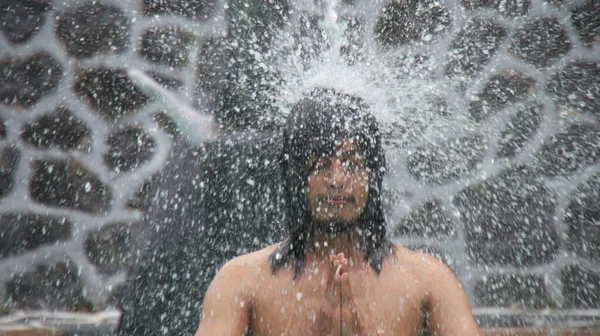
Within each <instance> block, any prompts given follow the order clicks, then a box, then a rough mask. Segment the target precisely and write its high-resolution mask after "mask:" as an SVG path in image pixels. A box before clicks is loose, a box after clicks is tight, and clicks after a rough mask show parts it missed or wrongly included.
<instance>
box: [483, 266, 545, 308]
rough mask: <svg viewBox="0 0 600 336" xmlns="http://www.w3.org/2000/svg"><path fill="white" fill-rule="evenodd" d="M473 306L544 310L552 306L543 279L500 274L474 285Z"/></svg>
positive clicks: (533, 276)
mask: <svg viewBox="0 0 600 336" xmlns="http://www.w3.org/2000/svg"><path fill="white" fill-rule="evenodd" d="M473 294H474V297H475V306H477V307H505V308H519V309H544V308H548V307H551V306H553V303H552V299H551V298H550V295H549V293H548V289H547V288H546V284H545V283H544V279H543V277H540V276H535V275H515V274H501V275H494V276H490V277H485V278H483V279H481V280H478V281H477V282H476V283H475V288H474V290H473Z"/></svg>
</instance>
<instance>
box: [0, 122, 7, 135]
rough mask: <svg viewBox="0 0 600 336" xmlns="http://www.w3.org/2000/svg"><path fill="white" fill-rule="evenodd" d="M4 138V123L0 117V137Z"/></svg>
mask: <svg viewBox="0 0 600 336" xmlns="http://www.w3.org/2000/svg"><path fill="white" fill-rule="evenodd" d="M4 138H6V125H5V124H4V120H2V118H0V139H4Z"/></svg>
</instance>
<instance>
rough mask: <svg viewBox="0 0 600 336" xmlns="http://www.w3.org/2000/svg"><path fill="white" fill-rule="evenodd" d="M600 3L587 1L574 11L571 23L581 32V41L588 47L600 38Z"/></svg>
mask: <svg viewBox="0 0 600 336" xmlns="http://www.w3.org/2000/svg"><path fill="white" fill-rule="evenodd" d="M599 17H600V2H598V1H596V0H587V1H586V2H585V3H584V4H583V5H581V6H578V7H576V8H575V9H573V11H572V13H571V22H572V23H573V26H574V27H575V28H576V29H577V31H578V32H579V36H580V37H581V41H582V42H583V43H584V44H585V45H586V46H588V47H591V46H592V45H593V44H594V42H596V41H598V38H599V37H600V20H598V18H599Z"/></svg>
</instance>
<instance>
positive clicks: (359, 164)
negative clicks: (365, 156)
mask: <svg viewBox="0 0 600 336" xmlns="http://www.w3.org/2000/svg"><path fill="white" fill-rule="evenodd" d="M342 167H344V169H345V170H347V171H357V170H359V169H362V168H364V167H365V162H364V160H359V159H357V158H352V159H346V160H344V161H343V162H342Z"/></svg>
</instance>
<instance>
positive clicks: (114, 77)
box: [75, 68, 149, 120]
mask: <svg viewBox="0 0 600 336" xmlns="http://www.w3.org/2000/svg"><path fill="white" fill-rule="evenodd" d="M75 90H76V92H77V93H78V94H79V96H80V97H82V98H84V99H85V100H86V101H88V102H89V103H90V105H92V107H94V108H95V109H96V111H97V112H98V113H99V114H100V115H102V116H103V117H104V118H106V119H109V120H116V119H118V118H119V117H121V116H123V115H126V114H129V113H133V112H136V111H137V110H138V109H140V108H141V107H142V106H144V105H145V104H146V103H147V102H148V100H149V98H148V96H146V95H145V94H144V93H142V91H140V90H139V89H138V88H137V87H136V86H135V85H134V84H133V83H132V82H131V80H130V79H129V77H128V76H127V74H126V72H125V71H124V70H122V69H108V68H100V69H89V70H85V71H82V72H80V73H79V74H78V75H77V79H76V81H75Z"/></svg>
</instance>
